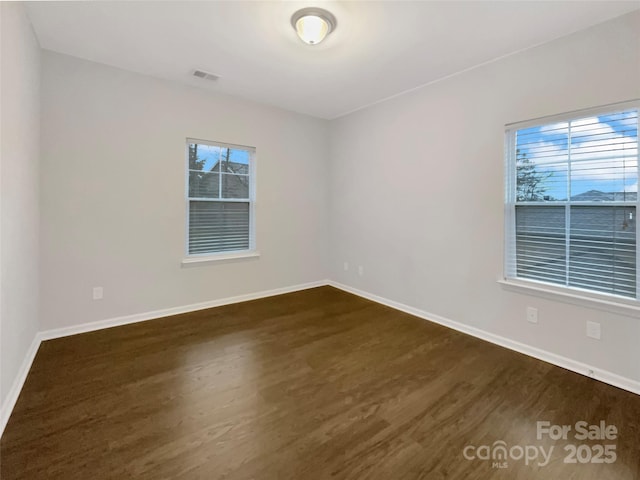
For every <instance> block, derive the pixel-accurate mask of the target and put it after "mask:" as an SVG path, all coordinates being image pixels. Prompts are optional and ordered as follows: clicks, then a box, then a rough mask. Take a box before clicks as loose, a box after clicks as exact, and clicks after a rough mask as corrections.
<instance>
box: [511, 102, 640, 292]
mask: <svg viewBox="0 0 640 480" xmlns="http://www.w3.org/2000/svg"><path fill="white" fill-rule="evenodd" d="M512 134H513V135H514V141H513V142H512V144H511V147H509V148H511V149H513V151H512V152H510V153H511V155H510V158H512V161H513V162H514V163H515V168H513V169H512V170H511V175H514V176H515V184H516V188H515V189H513V190H514V192H513V196H514V197H515V198H512V199H511V201H512V202H513V205H514V207H513V209H514V215H513V217H514V218H513V220H512V221H513V223H514V227H515V228H513V230H514V237H515V238H512V239H511V240H510V241H513V240H515V244H516V245H515V249H511V251H513V252H514V253H513V255H515V257H516V258H515V262H513V260H511V261H512V262H513V263H515V266H516V267H515V275H516V277H520V278H528V279H533V280H539V281H544V282H550V283H556V284H561V285H566V286H571V287H577V288H582V289H587V290H593V291H597V292H604V293H610V294H616V295H623V296H627V297H634V298H635V297H637V295H638V294H637V292H638V289H637V283H636V277H637V264H638V262H637V250H638V249H637V242H636V236H637V227H636V210H637V204H638V194H637V190H638V110H637V109H634V108H631V109H624V110H620V111H615V112H612V113H605V114H598V115H591V116H581V117H580V118H575V119H570V120H566V121H557V122H554V123H549V124H545V125H536V126H532V127H527V128H522V129H518V130H515V132H512ZM512 178H513V177H512ZM510 181H512V180H510ZM507 261H509V259H508V260H507Z"/></svg>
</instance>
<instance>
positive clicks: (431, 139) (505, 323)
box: [329, 12, 640, 381]
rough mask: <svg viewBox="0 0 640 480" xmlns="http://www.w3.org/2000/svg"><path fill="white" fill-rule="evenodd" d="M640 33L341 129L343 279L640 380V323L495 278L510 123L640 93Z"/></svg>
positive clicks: (629, 31) (586, 44)
mask: <svg viewBox="0 0 640 480" xmlns="http://www.w3.org/2000/svg"><path fill="white" fill-rule="evenodd" d="M639 32H640V13H639V12H635V13H634V14H630V15H627V16H624V17H621V18H619V19H616V20H614V21H610V22H608V23H605V24H601V25H599V26H596V27H594V28H591V29H589V30H585V31H582V32H579V33H576V34H574V35H571V36H568V37H565V38H562V39H558V40H556V41H554V42H551V43H548V44H545V45H542V46H540V47H537V48H534V49H531V50H528V51H524V52H521V53H519V54H516V55H513V56H510V57H508V58H504V59H501V60H499V61H496V62H494V63H491V64H487V65H484V66H481V67H478V68H475V69H473V70H471V71H467V72H465V73H462V74H459V75H456V76H453V77H449V78H448V79H445V80H443V81H440V82H437V83H433V84H431V85H427V86H425V87H423V88H421V89H419V90H416V91H413V92H410V93H407V94H404V95H402V96H399V97H397V98H394V99H392V100H389V101H387V102H384V103H381V104H378V105H375V106H372V107H369V108H367V109H364V110H362V111H359V112H356V113H354V114H351V115H348V116H346V117H344V118H341V119H339V120H336V121H334V122H332V124H331V130H330V136H331V155H330V157H331V160H332V163H331V173H330V182H331V183H330V191H331V199H330V203H331V207H330V215H329V218H330V219H331V247H332V250H331V252H332V253H331V266H332V271H331V278H333V279H335V280H337V281H338V282H341V283H343V284H346V285H349V286H351V287H354V288H358V289H361V290H364V291H367V292H370V293H372V294H376V295H379V296H381V297H385V298H387V299H390V300H392V301H395V302H400V303H403V304H406V305H408V306H411V307H414V308H417V309H420V310H423V311H426V312H430V313H433V314H436V315H439V316H442V317H445V318H448V319H451V320H453V321H457V322H461V323H463V324H466V325H469V326H472V327H476V328H479V329H482V330H485V331H487V332H490V333H493V334H497V335H501V336H504V337H508V338H509V339H512V340H515V341H519V342H522V343H525V344H528V345H531V346H534V347H537V348H540V349H544V350H546V351H549V352H551V353H554V354H556V355H562V356H565V357H568V358H570V359H573V360H576V361H579V362H584V363H586V364H589V365H593V366H596V367H598V368H601V369H604V370H608V371H610V372H612V373H615V374H618V375H621V376H624V377H626V378H629V379H632V380H636V381H638V380H640V349H639V348H638V344H639V342H640V319H639V318H632V317H630V316H622V315H617V314H611V313H606V312H602V311H599V310H593V309H588V308H582V307H578V306H573V305H569V304H566V303H561V302H559V301H555V300H549V299H542V298H539V297H534V296H530V295H526V294H519V293H514V292H512V291H507V290H505V289H504V288H503V287H502V286H501V285H499V284H498V283H496V280H497V279H498V278H500V277H501V275H502V244H503V147H504V125H505V124H506V123H510V122H516V121H521V120H526V119H531V118H536V117H540V116H544V115H549V114H554V113H562V112H566V111H571V110H575V109H580V108H585V107H590V106H597V105H602V104H608V103H612V102H616V101H623V100H629V99H632V98H638V97H640V38H639ZM437 54H438V51H437V46H434V50H433V52H425V55H437ZM417 60H418V61H419V59H417ZM343 261H348V262H349V263H350V265H351V268H350V270H349V271H347V272H344V271H343V268H342V265H343ZM357 265H363V266H364V276H362V277H360V276H358V274H357V268H356V266H357ZM528 305H532V306H536V307H537V308H538V309H539V324H538V325H533V324H529V323H527V322H526V320H525V308H526V306H528ZM586 320H594V321H598V322H600V323H601V324H602V340H601V341H596V340H593V339H589V338H587V337H586V335H585V321H586Z"/></svg>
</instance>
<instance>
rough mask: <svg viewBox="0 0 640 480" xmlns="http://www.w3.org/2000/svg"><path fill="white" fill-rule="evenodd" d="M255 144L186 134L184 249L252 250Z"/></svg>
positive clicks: (193, 252)
mask: <svg viewBox="0 0 640 480" xmlns="http://www.w3.org/2000/svg"><path fill="white" fill-rule="evenodd" d="M254 157H255V149H254V148H252V147H241V146H237V145H228V144H224V143H215V142H207V141H203V140H193V139H187V210H188V214H187V219H188V220H187V221H188V225H187V255H188V256H211V255H219V254H223V253H224V254H228V253H231V252H235V253H240V252H249V251H253V250H255V236H254V228H253V221H254V218H253V217H254V215H253V206H254V194H253V192H254V190H255V188H254V187H255V185H254V184H255V174H254Z"/></svg>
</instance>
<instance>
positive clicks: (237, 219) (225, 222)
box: [189, 200, 249, 254]
mask: <svg viewBox="0 0 640 480" xmlns="http://www.w3.org/2000/svg"><path fill="white" fill-rule="evenodd" d="M248 249H249V202H246V203H245V202H204V201H198V200H192V201H190V204H189V253H190V254H198V253H216V252H227V251H236V250H248Z"/></svg>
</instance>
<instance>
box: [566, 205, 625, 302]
mask: <svg viewBox="0 0 640 480" xmlns="http://www.w3.org/2000/svg"><path fill="white" fill-rule="evenodd" d="M635 218H636V207H635V206H611V205H606V204H603V205H593V206H572V207H571V229H570V235H571V236H570V242H569V252H570V262H569V285H572V286H575V287H580V288H587V289H590V290H595V291H600V292H605V293H614V294H617V295H623V296H628V297H635V296H636V254H637V252H636V249H637V247H636V228H635Z"/></svg>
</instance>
